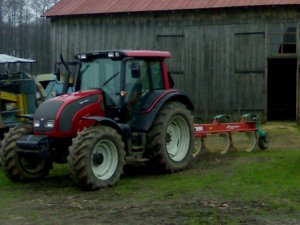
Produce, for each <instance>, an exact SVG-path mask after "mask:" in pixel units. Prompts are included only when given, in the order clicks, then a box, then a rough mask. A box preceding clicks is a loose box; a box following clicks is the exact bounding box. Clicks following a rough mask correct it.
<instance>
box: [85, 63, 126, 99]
mask: <svg viewBox="0 0 300 225" xmlns="http://www.w3.org/2000/svg"><path fill="white" fill-rule="evenodd" d="M121 64H122V60H112V59H110V58H100V59H96V60H93V61H89V62H82V63H81V67H80V71H79V74H80V76H79V79H80V90H81V91H84V90H89V89H102V90H104V91H105V92H107V93H108V94H111V95H113V94H115V93H118V92H120V71H121Z"/></svg>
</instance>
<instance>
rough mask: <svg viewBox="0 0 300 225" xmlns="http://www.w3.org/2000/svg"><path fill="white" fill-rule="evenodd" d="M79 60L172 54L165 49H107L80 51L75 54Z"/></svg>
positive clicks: (168, 56)
mask: <svg viewBox="0 0 300 225" xmlns="http://www.w3.org/2000/svg"><path fill="white" fill-rule="evenodd" d="M75 57H76V58H77V59H79V60H83V61H84V60H86V59H88V58H107V57H108V58H124V57H135V58H170V57H171V54H170V53H169V52H164V51H149V50H105V51H96V52H87V53H80V54H77V55H76V56H75Z"/></svg>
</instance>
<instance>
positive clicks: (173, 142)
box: [147, 102, 194, 172]
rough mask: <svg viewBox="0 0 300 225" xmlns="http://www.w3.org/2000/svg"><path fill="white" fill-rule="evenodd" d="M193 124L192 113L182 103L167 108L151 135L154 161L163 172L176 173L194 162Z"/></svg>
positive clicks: (150, 141) (150, 151) (150, 140)
mask: <svg viewBox="0 0 300 225" xmlns="http://www.w3.org/2000/svg"><path fill="white" fill-rule="evenodd" d="M193 142H194V135H193V125H192V120H191V115H190V111H189V110H188V109H187V108H186V107H185V105H183V104H181V103H179V102H171V103H168V104H167V105H165V106H164V107H163V108H162V109H161V111H160V112H159V113H158V115H157V117H156V119H155V121H154V123H153V125H152V127H151V128H150V131H149V132H148V136H147V154H148V156H149V158H150V162H151V163H152V164H153V163H154V164H155V165H157V166H159V167H160V168H162V169H163V170H166V171H169V172H176V171H179V170H182V169H184V168H186V167H187V166H188V165H189V163H190V162H191V161H192V158H193V157H192V154H193Z"/></svg>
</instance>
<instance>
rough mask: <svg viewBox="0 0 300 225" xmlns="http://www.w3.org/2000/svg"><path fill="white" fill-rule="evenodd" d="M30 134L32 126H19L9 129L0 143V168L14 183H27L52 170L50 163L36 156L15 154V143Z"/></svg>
mask: <svg viewBox="0 0 300 225" xmlns="http://www.w3.org/2000/svg"><path fill="white" fill-rule="evenodd" d="M31 132H32V126H28V125H19V126H16V127H14V128H11V129H10V130H9V131H8V132H7V133H6V134H5V135H4V139H3V140H2V142H1V149H2V154H1V158H2V164H3V165H2V168H3V170H4V172H5V173H6V175H7V176H8V177H9V178H10V179H11V180H14V181H27V180H34V179H39V178H42V177H44V176H46V175H48V173H49V170H50V169H51V168H52V163H51V161H49V160H47V159H40V158H39V157H38V156H36V155H28V156H26V155H19V154H17V149H18V147H17V144H16V143H17V141H18V140H19V139H20V138H21V137H23V136H25V135H28V134H30V133H31Z"/></svg>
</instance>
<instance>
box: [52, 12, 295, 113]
mask: <svg viewBox="0 0 300 225" xmlns="http://www.w3.org/2000/svg"><path fill="white" fill-rule="evenodd" d="M298 21H299V16H298V15H297V11H296V10H294V9H293V8H285V7H280V8H254V9H231V10H229V9H227V10H224V9H218V10H205V11H190V12H177V13H175V12H173V13H172V12H169V13H145V14H130V15H129V14H128V15H102V16H82V17H63V18H53V19H52V46H53V61H55V60H56V59H58V56H59V54H60V53H63V55H65V56H66V58H67V59H68V60H72V59H73V56H74V55H75V54H76V53H79V52H86V51H95V50H103V49H156V50H168V51H170V52H171V53H172V55H173V58H172V59H170V60H169V62H168V63H169V70H170V71H171V73H172V77H173V78H174V80H175V82H176V86H175V87H176V88H178V89H182V90H184V91H185V92H186V93H187V94H188V95H189V96H190V98H191V99H192V101H193V103H194V105H195V108H196V112H197V113H199V114H201V115H202V116H203V117H204V118H205V117H207V116H210V115H212V114H216V113H227V114H233V112H234V109H254V110H264V111H266V101H267V99H266V88H267V87H266V60H267V57H268V54H267V51H266V35H267V34H266V27H267V24H271V23H278V22H297V23H298ZM297 40H298V39H297ZM298 47H299V46H298ZM298 52H299V51H298Z"/></svg>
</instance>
